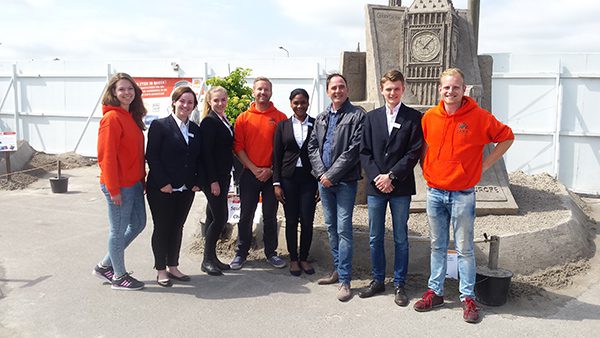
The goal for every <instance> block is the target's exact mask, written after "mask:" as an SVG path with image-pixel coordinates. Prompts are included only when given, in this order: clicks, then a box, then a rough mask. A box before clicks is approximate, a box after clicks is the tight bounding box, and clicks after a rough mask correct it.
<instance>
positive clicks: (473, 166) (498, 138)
mask: <svg viewBox="0 0 600 338" xmlns="http://www.w3.org/2000/svg"><path fill="white" fill-rule="evenodd" d="M421 124H422V126H423V136H424V138H425V142H426V143H427V146H428V148H427V153H426V154H425V162H424V164H423V177H424V178H425V180H426V181H427V185H428V186H430V187H432V188H437V189H443V190H453V191H456V190H465V189H469V188H472V187H474V186H475V185H476V184H477V183H479V180H480V179H481V170H482V169H481V166H482V163H483V148H484V147H485V145H486V144H488V143H492V142H493V143H499V142H502V141H506V140H512V139H514V138H515V136H514V135H513V132H512V130H511V129H510V127H508V126H507V125H505V124H502V123H501V122H499V121H498V120H496V118H495V117H494V115H492V114H491V113H490V112H488V111H487V110H484V109H482V108H480V107H479V106H478V105H477V102H475V100H473V99H472V98H470V97H468V96H465V97H464V98H463V104H462V106H461V107H460V108H459V109H458V110H457V111H456V112H455V113H454V114H451V115H449V114H448V113H447V112H446V110H445V108H444V103H443V101H440V103H439V105H437V106H435V107H432V108H431V109H429V110H428V111H427V112H426V113H425V115H424V116H423V120H422V122H421Z"/></svg>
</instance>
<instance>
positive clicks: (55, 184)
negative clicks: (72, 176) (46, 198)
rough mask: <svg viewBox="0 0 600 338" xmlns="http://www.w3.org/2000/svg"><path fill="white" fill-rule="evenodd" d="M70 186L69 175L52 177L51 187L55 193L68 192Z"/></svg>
mask: <svg viewBox="0 0 600 338" xmlns="http://www.w3.org/2000/svg"><path fill="white" fill-rule="evenodd" d="M68 187H69V178H68V177H64V176H62V177H50V188H51V189H52V192H53V193H55V194H57V193H58V194H60V193H65V192H67V190H68Z"/></svg>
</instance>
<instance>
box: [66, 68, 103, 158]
mask: <svg viewBox="0 0 600 338" xmlns="http://www.w3.org/2000/svg"><path fill="white" fill-rule="evenodd" d="M110 76H111V67H110V64H109V65H108V72H107V76H106V83H105V84H104V88H103V89H102V92H100V96H99V97H98V101H96V104H95V105H94V109H92V112H91V113H90V115H89V116H88V118H87V121H86V122H85V126H84V127H83V130H82V131H81V135H79V139H78V140H77V144H75V148H74V149H73V152H74V153H76V152H77V148H79V144H81V141H82V140H83V136H84V135H85V132H86V130H87V128H88V126H89V125H90V122H91V121H92V117H93V116H94V113H95V112H96V109H98V106H99V105H100V102H101V101H102V96H103V95H104V91H105V90H106V87H107V86H108V80H109V79H110Z"/></svg>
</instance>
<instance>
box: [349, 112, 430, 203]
mask: <svg viewBox="0 0 600 338" xmlns="http://www.w3.org/2000/svg"><path fill="white" fill-rule="evenodd" d="M385 114H386V112H385V106H383V107H380V108H377V109H375V110H372V111H370V112H368V113H367V117H366V119H365V125H364V127H363V134H362V142H361V147H360V148H361V149H360V162H361V164H362V167H363V169H364V170H365V173H366V176H367V180H368V182H369V184H367V194H368V195H392V196H406V195H414V194H416V189H415V176H414V167H415V165H416V164H417V162H418V161H419V158H420V156H421V146H422V145H423V130H422V129H421V112H419V111H417V110H415V109H413V108H410V107H407V106H406V105H404V104H402V105H401V106H400V109H399V111H398V115H397V116H396V122H395V125H396V126H395V127H394V128H393V129H392V133H391V134H389V135H388V127H387V118H386V115H385ZM397 126H399V127H397ZM390 171H391V172H393V173H394V175H395V176H396V177H397V179H395V180H394V181H393V182H392V184H393V185H394V190H393V191H392V192H391V193H389V194H384V193H382V192H381V191H380V190H379V189H377V188H376V187H375V183H374V182H373V180H374V179H375V177H377V175H379V174H387V173H389V172H390Z"/></svg>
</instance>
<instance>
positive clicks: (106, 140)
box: [98, 106, 146, 196]
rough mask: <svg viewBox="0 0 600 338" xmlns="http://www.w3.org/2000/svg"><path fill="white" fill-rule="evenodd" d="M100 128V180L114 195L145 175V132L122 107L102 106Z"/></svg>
mask: <svg viewBox="0 0 600 338" xmlns="http://www.w3.org/2000/svg"><path fill="white" fill-rule="evenodd" d="M102 114H103V116H102V119H101V120H100V128H99V129H98V165H99V166H100V183H102V184H104V185H105V186H106V189H108V192H109V193H110V195H111V196H116V195H119V194H120V193H121V187H130V186H132V185H134V184H135V183H137V182H139V181H142V183H143V181H144V177H146V167H145V165H144V133H143V132H142V131H141V130H140V128H139V127H138V126H137V124H136V123H135V121H134V120H133V117H132V116H131V114H130V113H129V112H128V111H126V110H125V109H123V108H121V107H114V106H102Z"/></svg>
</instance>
